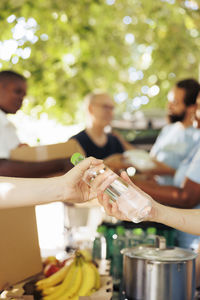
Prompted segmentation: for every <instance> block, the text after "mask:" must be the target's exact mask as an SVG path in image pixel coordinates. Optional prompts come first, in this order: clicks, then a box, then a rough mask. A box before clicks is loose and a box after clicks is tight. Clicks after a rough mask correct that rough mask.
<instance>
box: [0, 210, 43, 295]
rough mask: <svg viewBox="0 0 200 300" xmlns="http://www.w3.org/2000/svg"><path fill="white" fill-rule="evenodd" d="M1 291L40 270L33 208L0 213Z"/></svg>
mask: <svg viewBox="0 0 200 300" xmlns="http://www.w3.org/2000/svg"><path fill="white" fill-rule="evenodd" d="M0 237H1V239H0V290H3V289H4V288H5V287H6V286H9V285H13V284H15V283H16V282H19V281H21V280H24V279H26V278H28V277H30V276H33V275H36V274H38V273H40V272H41V271H42V261H41V257H40V249H39V243H38V233H37V225H36V216H35V208H34V207H23V208H13V209H2V210H0Z"/></svg>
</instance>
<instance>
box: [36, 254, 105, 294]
mask: <svg viewBox="0 0 200 300" xmlns="http://www.w3.org/2000/svg"><path fill="white" fill-rule="evenodd" d="M84 254H85V253H84ZM36 286H37V289H38V290H40V291H41V292H42V295H43V299H44V300H68V299H69V300H78V298H79V296H89V295H91V294H92V293H93V292H95V291H96V290H98V289H99V288H100V275H99V273H98V270H97V268H96V266H95V265H94V264H93V262H92V261H91V260H88V257H87V259H85V256H84V255H83V254H82V253H81V251H76V253H75V256H74V257H73V258H72V259H71V260H68V261H67V263H66V265H65V266H64V267H63V268H61V269H60V270H59V271H57V272H56V273H54V274H53V275H52V276H50V277H48V278H45V279H42V280H40V281H38V282H37V283H36Z"/></svg>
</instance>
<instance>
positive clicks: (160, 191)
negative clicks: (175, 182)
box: [133, 180, 196, 208]
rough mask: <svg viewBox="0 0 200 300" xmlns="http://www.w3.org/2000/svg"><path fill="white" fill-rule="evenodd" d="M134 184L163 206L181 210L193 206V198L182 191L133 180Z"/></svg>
mask: <svg viewBox="0 0 200 300" xmlns="http://www.w3.org/2000/svg"><path fill="white" fill-rule="evenodd" d="M133 181H134V183H135V184H136V185H137V186H138V187H139V188H141V189H142V190H143V191H144V192H145V193H147V194H149V195H150V196H151V197H152V198H153V199H155V200H156V201H158V202H159V203H162V204H164V205H170V206H175V207H181V208H192V207H194V206H195V204H196V201H195V198H192V197H191V195H189V194H188V192H186V191H184V189H181V188H177V187H174V186H161V185H158V184H157V183H154V182H152V181H151V182H149V181H148V180H147V181H138V180H136V181H135V180H133Z"/></svg>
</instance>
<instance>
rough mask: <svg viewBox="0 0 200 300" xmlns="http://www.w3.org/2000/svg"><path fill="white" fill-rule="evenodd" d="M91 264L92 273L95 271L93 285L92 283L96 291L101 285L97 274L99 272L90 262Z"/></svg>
mask: <svg viewBox="0 0 200 300" xmlns="http://www.w3.org/2000/svg"><path fill="white" fill-rule="evenodd" d="M91 266H92V268H93V270H94V273H95V279H96V280H95V285H94V289H95V290H96V291H97V290H98V289H99V288H100V286H101V282H100V275H99V272H98V269H97V267H96V266H95V265H94V264H93V263H92V262H91Z"/></svg>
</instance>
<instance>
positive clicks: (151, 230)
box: [144, 227, 156, 245]
mask: <svg viewBox="0 0 200 300" xmlns="http://www.w3.org/2000/svg"><path fill="white" fill-rule="evenodd" d="M155 241H156V228H155V227H148V228H147V230H146V238H145V242H144V243H145V244H147V245H155Z"/></svg>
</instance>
